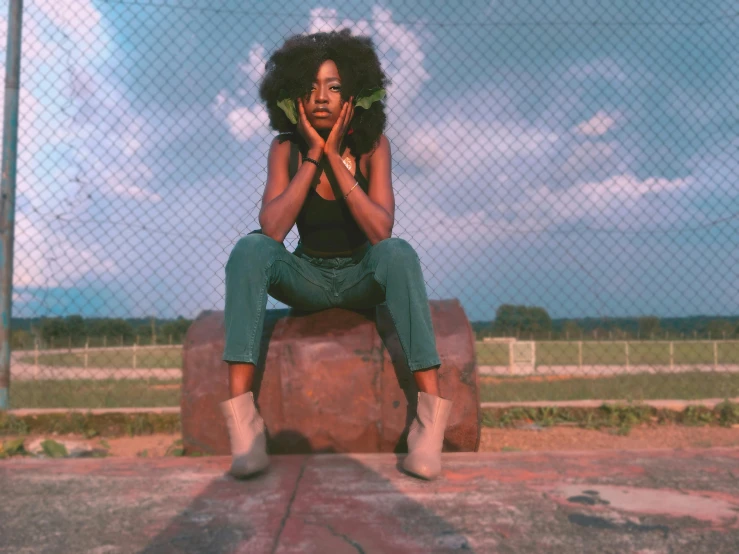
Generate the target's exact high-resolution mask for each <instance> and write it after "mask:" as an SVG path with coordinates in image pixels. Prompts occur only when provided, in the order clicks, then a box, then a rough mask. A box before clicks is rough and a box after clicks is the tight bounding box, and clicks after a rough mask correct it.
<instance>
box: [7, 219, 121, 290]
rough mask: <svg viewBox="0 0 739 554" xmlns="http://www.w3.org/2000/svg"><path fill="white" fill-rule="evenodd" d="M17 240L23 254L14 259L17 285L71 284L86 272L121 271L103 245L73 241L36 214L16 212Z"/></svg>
mask: <svg viewBox="0 0 739 554" xmlns="http://www.w3.org/2000/svg"><path fill="white" fill-rule="evenodd" d="M54 225H55V226H58V227H62V226H64V225H65V223H64V222H63V221H59V222H55V223H54ZM15 241H16V252H18V253H19V254H20V255H16V256H15V257H14V261H13V286H14V287H58V286H65V285H66V286H68V285H70V284H71V283H72V282H74V281H75V280H77V279H79V278H80V277H82V276H83V275H97V276H99V277H110V276H111V275H115V274H116V273H117V271H118V267H117V265H116V263H115V262H114V261H113V260H112V259H110V257H109V254H108V253H107V252H106V251H105V249H104V248H103V247H102V246H100V245H94V244H93V245H88V246H84V245H80V244H73V243H72V242H71V241H69V240H67V239H66V238H65V237H64V235H63V234H61V233H60V232H59V229H54V228H52V226H51V224H50V223H48V222H45V221H44V220H43V219H41V218H40V217H38V216H36V215H33V216H26V215H25V214H16V219H15ZM69 260H73V261H74V263H65V261H66V262H68V261H69Z"/></svg>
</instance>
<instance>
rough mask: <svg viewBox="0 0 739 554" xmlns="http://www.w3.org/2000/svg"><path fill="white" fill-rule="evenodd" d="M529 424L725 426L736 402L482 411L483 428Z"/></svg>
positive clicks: (738, 407) (621, 430) (622, 429)
mask: <svg viewBox="0 0 739 554" xmlns="http://www.w3.org/2000/svg"><path fill="white" fill-rule="evenodd" d="M530 423H536V424H538V425H541V426H542V427H547V426H551V425H562V424H572V423H575V424H577V425H578V426H579V427H582V428H585V429H602V428H606V429H611V430H612V431H613V432H614V433H615V434H619V435H628V434H629V432H630V431H631V429H632V428H633V427H634V426H636V425H643V424H646V423H651V424H654V423H656V424H666V423H673V424H682V425H722V426H726V427H728V426H731V425H734V424H736V423H739V404H735V403H732V402H729V401H728V400H726V401H724V402H722V403H721V404H719V405H717V406H716V407H715V408H714V409H710V408H707V407H705V406H688V407H687V408H685V410H683V411H682V412H678V411H672V410H658V409H656V408H652V407H651V406H647V405H644V404H603V405H601V406H600V407H598V408H560V407H538V408H533V407H532V408H529V407H513V408H487V409H485V410H483V413H482V425H483V426H485V427H520V426H521V425H522V424H530Z"/></svg>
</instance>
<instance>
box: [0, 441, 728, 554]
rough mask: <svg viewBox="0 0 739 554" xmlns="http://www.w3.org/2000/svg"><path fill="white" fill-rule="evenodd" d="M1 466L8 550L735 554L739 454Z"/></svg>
mask: <svg viewBox="0 0 739 554" xmlns="http://www.w3.org/2000/svg"><path fill="white" fill-rule="evenodd" d="M398 461H399V459H398V458H396V456H395V455H393V454H356V455H338V454H334V455H313V456H275V457H272V465H271V468H270V470H269V471H268V472H267V473H266V474H263V475H260V476H257V477H256V478H253V479H249V480H242V481H237V480H234V479H232V478H230V477H227V476H225V475H224V472H225V471H226V470H227V468H228V465H229V462H230V459H229V458H228V457H209V458H160V459H145V458H128V459H124V458H118V459H73V460H70V459H65V460H31V459H29V460H24V459H15V458H11V459H9V460H5V461H2V460H0V529H1V530H2V532H0V552H3V553H5V552H8V553H10V552H54V553H66V552H70V553H78V552H105V553H109V554H112V553H128V552H143V553H162V552H193V553H195V552H215V553H221V552H223V553H225V552H229V553H232V552H233V553H249V554H261V553H280V554H292V553H295V554H297V553H300V554H311V553H320V554H325V553H331V554H343V553H355V554H356V553H358V552H359V553H367V554H369V553H382V554H388V553H395V552H399V553H400V552H402V553H424V554H426V553H436V552H439V553H441V552H477V553H493V552H505V553H511V552H524V553H529V552H532V553H538V552H547V553H555V554H556V553H567V554H572V553H573V552H577V553H579V552H587V553H591V552H592V553H622V552H641V553H647V552H648V553H665V554H666V553H668V552H669V553H698V552H700V553H706V554H709V553H710V554H723V553H725V554H735V553H736V552H737V551H739V521H738V519H739V517H738V516H739V470H738V469H737V468H739V449H707V450H662V451H660V450H654V451H630V452H614V451H610V452H602V451H601V452H568V453H546V452H534V453H531V452H527V453H522V452H518V453H516V452H514V453H458V454H445V455H444V467H445V471H444V473H443V475H442V477H441V478H440V479H439V480H437V481H433V482H430V483H429V482H425V481H420V480H417V479H414V478H412V477H409V476H407V475H405V474H403V473H401V472H400V471H399V469H398V467H397V465H398Z"/></svg>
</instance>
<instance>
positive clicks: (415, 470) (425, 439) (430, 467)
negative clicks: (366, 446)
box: [403, 392, 452, 479]
mask: <svg viewBox="0 0 739 554" xmlns="http://www.w3.org/2000/svg"><path fill="white" fill-rule="evenodd" d="M451 410H452V401H451V400H446V399H444V398H441V397H439V396H433V395H431V394H427V393H425V392H419V393H418V408H417V409H416V417H415V418H414V419H413V422H412V423H411V426H410V429H409V430H408V456H406V457H405V460H403V469H405V470H406V471H407V472H409V473H412V474H414V475H416V476H417V477H421V478H423V479H434V478H435V477H437V476H438V475H439V474H440V473H441V447H442V445H443V443H444V431H445V430H446V424H447V421H448V420H449V413H450V412H451Z"/></svg>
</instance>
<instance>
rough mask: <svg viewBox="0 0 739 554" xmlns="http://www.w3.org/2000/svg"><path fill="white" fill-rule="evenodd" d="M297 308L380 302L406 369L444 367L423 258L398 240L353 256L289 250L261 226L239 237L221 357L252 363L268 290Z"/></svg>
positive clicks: (229, 268)
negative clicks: (397, 341)
mask: <svg viewBox="0 0 739 554" xmlns="http://www.w3.org/2000/svg"><path fill="white" fill-rule="evenodd" d="M268 294H269V295H270V296H272V297H273V298H276V299H277V300H279V301H280V302H283V303H285V304H287V305H288V306H290V307H292V308H295V309H298V310H301V311H318V310H325V309H328V308H349V309H359V310H362V309H370V308H373V307H375V306H377V305H378V304H381V303H383V302H385V303H386V305H387V309H388V312H389V313H390V316H391V318H392V320H393V323H394V324H395V330H396V332H397V334H398V338H399V340H400V345H401V348H402V349H403V353H404V354H405V357H406V361H407V362H408V368H409V369H410V370H411V371H417V370H420V369H427V368H430V367H436V366H439V365H441V361H440V359H439V354H438V352H437V350H436V338H435V336H434V329H433V327H432V325H431V311H430V309H429V303H428V298H427V296H426V285H425V283H424V281H423V274H422V271H421V263H420V261H419V259H418V255H417V254H416V251H415V250H414V249H413V247H412V246H411V245H410V244H409V243H408V242H406V241H405V240H403V239H400V238H395V237H393V238H389V239H385V240H383V241H380V242H378V243H377V244H374V245H371V246H369V245H368V246H366V247H365V248H363V249H362V250H360V251H359V252H357V253H356V254H354V255H353V256H351V257H332V258H316V257H311V256H308V255H307V254H305V253H304V252H303V251H302V248H301V246H300V245H298V247H297V248H296V250H295V252H292V253H291V252H289V251H288V250H287V249H286V248H285V246H284V245H283V244H282V243H281V242H277V241H276V240H274V239H273V238H271V237H268V236H267V235H264V234H261V232H260V231H253V232H251V233H249V234H248V235H246V236H245V237H242V238H241V239H240V240H239V241H238V242H237V243H236V245H235V246H234V248H233V250H232V251H231V255H230V256H229V258H228V262H227V263H226V310H225V326H226V344H225V347H224V351H223V360H224V361H226V362H245V363H252V364H255V365H256V364H257V360H258V359H259V348H260V339H261V337H262V332H263V330H264V320H265V311H266V308H267V295H268Z"/></svg>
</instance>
